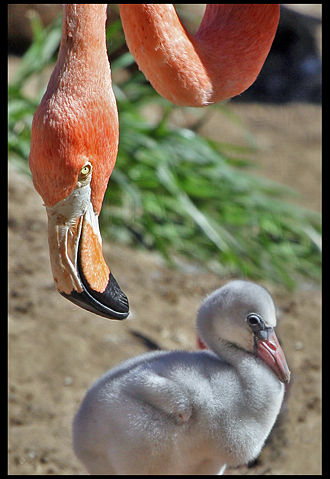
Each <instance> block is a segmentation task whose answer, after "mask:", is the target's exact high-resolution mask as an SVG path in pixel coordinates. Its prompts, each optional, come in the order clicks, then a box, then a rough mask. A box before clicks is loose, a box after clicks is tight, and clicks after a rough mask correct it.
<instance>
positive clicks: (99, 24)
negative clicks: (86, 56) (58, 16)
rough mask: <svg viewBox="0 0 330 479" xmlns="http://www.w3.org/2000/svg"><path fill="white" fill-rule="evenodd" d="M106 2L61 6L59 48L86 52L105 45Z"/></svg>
mask: <svg viewBox="0 0 330 479" xmlns="http://www.w3.org/2000/svg"><path fill="white" fill-rule="evenodd" d="M106 12H107V5H106V4H66V5H64V6H63V26H62V41H61V49H63V50H65V51H66V50H67V49H75V48H79V49H80V50H82V51H86V53H87V52H88V51H90V50H95V49H99V48H103V47H104V46H105V22H106Z"/></svg>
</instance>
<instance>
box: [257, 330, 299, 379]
mask: <svg viewBox="0 0 330 479" xmlns="http://www.w3.org/2000/svg"><path fill="white" fill-rule="evenodd" d="M268 329H269V331H268V332H267V334H266V335H265V336H266V337H265V338H263V337H262V336H255V341H256V352H257V355H258V356H259V358H260V359H262V360H263V361H264V362H265V363H266V364H267V365H268V366H269V367H270V368H271V369H272V370H273V371H274V373H275V374H276V375H277V377H278V378H279V380H280V381H281V382H283V383H288V382H289V381H290V374H291V373H290V370H289V367H288V364H287V362H286V358H285V355H284V352H283V349H282V348H281V346H280V343H279V342H278V339H277V336H276V334H275V332H274V330H273V329H272V328H268ZM263 332H264V331H263Z"/></svg>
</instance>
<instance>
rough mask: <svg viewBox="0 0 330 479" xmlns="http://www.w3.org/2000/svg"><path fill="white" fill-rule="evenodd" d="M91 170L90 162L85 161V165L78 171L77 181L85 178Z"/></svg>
mask: <svg viewBox="0 0 330 479" xmlns="http://www.w3.org/2000/svg"><path fill="white" fill-rule="evenodd" d="M91 171H92V165H91V163H86V165H84V166H83V167H82V168H81V170H80V172H79V175H78V181H84V180H86V179H87V178H88V177H89V175H90V173H91Z"/></svg>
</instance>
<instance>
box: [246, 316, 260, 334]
mask: <svg viewBox="0 0 330 479" xmlns="http://www.w3.org/2000/svg"><path fill="white" fill-rule="evenodd" d="M246 321H247V323H248V325H249V326H250V327H251V329H252V330H253V331H256V330H260V329H263V328H264V322H263V320H262V319H261V317H260V316H259V315H258V314H256V313H251V314H248V315H247V317H246Z"/></svg>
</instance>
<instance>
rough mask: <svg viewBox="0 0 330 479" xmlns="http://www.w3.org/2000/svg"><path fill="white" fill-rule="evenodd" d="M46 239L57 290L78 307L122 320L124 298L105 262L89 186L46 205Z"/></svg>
mask: <svg viewBox="0 0 330 479" xmlns="http://www.w3.org/2000/svg"><path fill="white" fill-rule="evenodd" d="M47 214H48V242H49V249H50V259H51V265H52V271H53V276H54V282H55V285H56V288H57V290H58V291H59V292H60V293H61V294H62V295H63V296H64V297H66V298H67V299H69V300H70V301H72V302H73V303H75V304H77V305H78V306H80V307H82V308H84V309H87V310H88V311H91V312H93V313H95V314H98V315H100V316H103V317H105V318H108V319H125V318H127V316H128V314H129V305H128V299H127V297H126V295H125V293H123V291H122V290H121V289H120V287H119V285H118V283H117V281H116V280H115V278H114V276H113V274H112V273H111V271H110V269H109V267H108V265H107V264H106V262H105V260H104V257H103V253H102V239H101V236H100V232H99V225H98V216H97V215H96V214H95V213H94V211H93V206H92V203H91V200H90V186H89V185H86V186H84V187H80V188H76V189H75V190H74V191H73V192H72V193H71V194H70V195H69V196H68V197H67V198H65V199H64V200H62V201H60V202H59V203H57V204H56V205H55V206H54V207H47Z"/></svg>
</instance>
